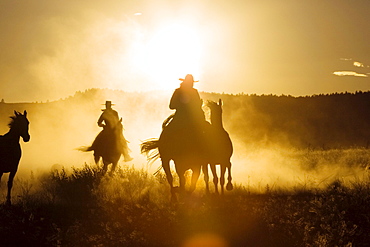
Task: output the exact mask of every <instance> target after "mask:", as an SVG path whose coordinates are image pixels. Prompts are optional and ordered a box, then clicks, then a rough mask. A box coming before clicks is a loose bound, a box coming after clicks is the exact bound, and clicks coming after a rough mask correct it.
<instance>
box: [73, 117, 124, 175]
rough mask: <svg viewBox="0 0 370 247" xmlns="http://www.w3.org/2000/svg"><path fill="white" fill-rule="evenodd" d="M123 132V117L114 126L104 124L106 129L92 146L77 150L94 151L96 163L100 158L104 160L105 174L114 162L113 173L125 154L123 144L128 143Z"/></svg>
mask: <svg viewBox="0 0 370 247" xmlns="http://www.w3.org/2000/svg"><path fill="white" fill-rule="evenodd" d="M122 132H123V125H122V118H121V119H120V120H119V121H118V123H117V124H116V125H115V126H114V127H113V128H109V127H107V126H104V129H103V130H102V131H101V132H100V133H99V134H98V135H97V136H96V138H95V140H94V142H93V144H92V145H91V146H89V147H80V148H77V150H79V151H83V152H90V151H94V161H95V164H99V161H100V159H102V160H103V168H102V173H103V175H104V174H105V173H106V172H107V170H108V165H110V164H112V168H111V171H110V174H113V173H114V171H115V169H116V167H117V164H118V161H119V159H120V158H121V155H122V154H123V146H124V145H127V144H126V140H125V138H124V137H123V134H122ZM124 142H125V143H124Z"/></svg>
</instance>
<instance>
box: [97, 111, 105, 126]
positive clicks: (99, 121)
mask: <svg viewBox="0 0 370 247" xmlns="http://www.w3.org/2000/svg"><path fill="white" fill-rule="evenodd" d="M103 115H104V112H103V113H102V114H101V115H100V117H99V119H98V126H99V127H103V126H104V124H103V120H104V118H103Z"/></svg>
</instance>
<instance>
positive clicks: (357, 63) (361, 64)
mask: <svg viewBox="0 0 370 247" xmlns="http://www.w3.org/2000/svg"><path fill="white" fill-rule="evenodd" d="M353 65H354V66H356V67H360V68H364V67H365V65H364V64H363V63H360V62H353Z"/></svg>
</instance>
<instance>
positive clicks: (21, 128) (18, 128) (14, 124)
mask: <svg viewBox="0 0 370 247" xmlns="http://www.w3.org/2000/svg"><path fill="white" fill-rule="evenodd" d="M14 114H15V116H12V117H10V118H11V119H12V121H11V122H10V123H9V127H10V129H11V130H12V131H14V132H15V133H17V134H18V135H19V136H21V137H22V138H23V141H24V142H28V141H29V140H30V138H31V137H30V134H29V133H28V126H29V124H30V122H29V121H28V119H27V111H24V113H23V114H22V113H20V112H17V111H14Z"/></svg>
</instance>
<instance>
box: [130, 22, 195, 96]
mask: <svg viewBox="0 0 370 247" xmlns="http://www.w3.org/2000/svg"><path fill="white" fill-rule="evenodd" d="M133 55H134V56H133V64H134V67H136V69H137V70H138V71H140V72H141V73H144V74H146V75H148V76H150V78H151V82H152V83H155V85H156V86H157V89H161V90H168V89H173V88H175V87H177V86H178V84H174V78H179V77H184V76H185V75H186V74H189V73H190V74H193V75H194V76H195V77H199V75H200V72H201V60H202V59H201V58H202V42H201V36H200V35H199V34H198V33H197V32H196V30H195V29H194V28H191V27H189V26H186V25H182V24H178V23H174V24H169V25H166V26H163V27H162V28H160V29H158V30H157V31H156V32H155V33H153V35H151V36H150V37H146V38H144V39H142V40H140V41H139V42H137V41H136V42H135V44H134V54H133Z"/></svg>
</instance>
